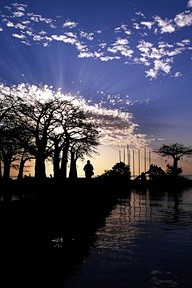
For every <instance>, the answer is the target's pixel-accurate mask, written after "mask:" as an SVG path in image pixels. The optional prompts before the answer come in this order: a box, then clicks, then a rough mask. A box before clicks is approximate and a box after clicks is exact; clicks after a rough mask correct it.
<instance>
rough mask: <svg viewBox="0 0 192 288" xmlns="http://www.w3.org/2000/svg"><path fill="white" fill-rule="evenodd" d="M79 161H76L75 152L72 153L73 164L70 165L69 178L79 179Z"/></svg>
mask: <svg viewBox="0 0 192 288" xmlns="http://www.w3.org/2000/svg"><path fill="white" fill-rule="evenodd" d="M76 162H77V160H76V159H75V152H73V151H71V163H70V171H69V178H71V179H76V178H77V165H76Z"/></svg>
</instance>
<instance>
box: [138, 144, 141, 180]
mask: <svg viewBox="0 0 192 288" xmlns="http://www.w3.org/2000/svg"><path fill="white" fill-rule="evenodd" d="M140 156H141V155H140V150H138V175H140V174H141V161H140Z"/></svg>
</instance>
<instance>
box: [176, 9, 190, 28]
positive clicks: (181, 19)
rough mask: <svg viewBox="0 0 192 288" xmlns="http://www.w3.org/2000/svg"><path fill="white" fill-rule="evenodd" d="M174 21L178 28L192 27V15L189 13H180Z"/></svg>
mask: <svg viewBox="0 0 192 288" xmlns="http://www.w3.org/2000/svg"><path fill="white" fill-rule="evenodd" d="M174 21H175V23H176V25H177V26H178V27H185V26H191V25H192V13H190V12H188V11H187V12H183V13H180V14H178V15H177V16H176V17H175V19H174Z"/></svg>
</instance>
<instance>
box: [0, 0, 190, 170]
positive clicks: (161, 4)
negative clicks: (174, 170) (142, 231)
mask: <svg viewBox="0 0 192 288" xmlns="http://www.w3.org/2000/svg"><path fill="white" fill-rule="evenodd" d="M0 45H1V53H0V84H1V86H0V87H1V89H4V90H6V89H7V90H8V89H12V90H13V91H17V93H21V94H22V93H24V90H25V89H24V87H25V85H26V86H28V87H33V88H34V87H37V89H41V87H44V86H45V85H46V87H47V89H48V90H53V91H57V90H58V89H60V91H61V92H62V93H63V94H65V95H75V96H76V97H77V99H79V103H81V104H82V103H83V105H84V106H85V107H86V109H88V110H90V111H91V113H92V114H93V115H94V116H95V118H96V119H97V121H99V123H100V126H101V134H102V138H101V144H102V145H101V146H100V148H99V153H100V155H99V156H97V157H94V158H93V159H92V162H93V164H94V166H95V172H96V174H100V173H102V172H103V171H104V170H105V169H110V168H111V167H112V166H113V165H114V164H115V163H116V162H118V160H119V151H124V147H126V146H127V145H129V147H130V148H131V149H135V151H137V149H141V150H142V149H144V148H145V147H147V149H154V148H157V147H160V146H161V145H162V144H164V143H165V144H169V143H176V142H178V143H181V144H184V145H186V146H191V145H192V134H191V131H192V113H191V112H192V111H191V107H192V97H191V96H192V95H191V94H192V92H191V91H192V89H191V86H192V69H191V63H192V0H97V1H92V0H87V1H86V0H81V1H79V0H55V1H51V0H46V1H43V0H38V1H37V0H34V1H17V2H15V1H3V0H2V1H1V2H0ZM43 91H44V92H43ZM42 93H45V89H42ZM142 151H143V150H142ZM122 153H124V152H122ZM122 157H123V156H122ZM153 157H154V160H153V161H152V162H154V161H160V159H157V158H156V156H153ZM159 163H160V165H161V161H160V162H159ZM162 163H164V162H162ZM186 163H187V164H186ZM183 165H185V166H186V172H187V173H189V174H192V169H191V164H190V162H189V161H188V162H186V160H185V163H183V164H181V166H183ZM79 169H80V170H81V172H79V173H80V174H82V167H81V164H79Z"/></svg>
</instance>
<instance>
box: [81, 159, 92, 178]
mask: <svg viewBox="0 0 192 288" xmlns="http://www.w3.org/2000/svg"><path fill="white" fill-rule="evenodd" d="M83 170H84V171H85V177H86V178H87V179H90V178H91V177H92V176H93V175H94V172H93V170H94V168H93V165H92V164H91V162H90V160H87V163H86V164H85V166H84V168H83Z"/></svg>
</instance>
